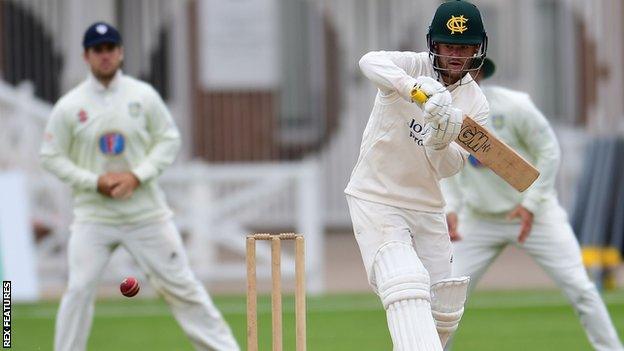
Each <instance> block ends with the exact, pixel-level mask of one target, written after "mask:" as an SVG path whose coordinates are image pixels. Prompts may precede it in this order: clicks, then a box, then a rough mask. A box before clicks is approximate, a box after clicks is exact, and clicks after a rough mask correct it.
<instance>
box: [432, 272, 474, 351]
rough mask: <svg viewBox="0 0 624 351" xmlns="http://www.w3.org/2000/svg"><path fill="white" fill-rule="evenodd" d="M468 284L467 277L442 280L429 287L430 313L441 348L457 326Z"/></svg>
mask: <svg viewBox="0 0 624 351" xmlns="http://www.w3.org/2000/svg"><path fill="white" fill-rule="evenodd" d="M469 283H470V278H469V277H460V278H449V279H443V280H441V281H439V282H437V283H435V284H433V285H432V286H431V313H432V314H433V319H434V320H435V323H436V329H437V330H438V334H439V336H440V342H441V343H442V347H444V345H446V342H447V341H448V339H449V338H450V337H451V335H453V332H455V330H457V327H458V326H459V321H460V320H461V317H462V315H463V314H464V304H465V303H466V296H467V294H468V284H469Z"/></svg>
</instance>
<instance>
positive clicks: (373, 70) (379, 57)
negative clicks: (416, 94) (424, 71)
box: [359, 51, 417, 101]
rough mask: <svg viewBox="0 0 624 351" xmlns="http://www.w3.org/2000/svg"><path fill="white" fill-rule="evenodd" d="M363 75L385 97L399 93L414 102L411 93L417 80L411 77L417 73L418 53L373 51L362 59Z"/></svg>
mask: <svg viewBox="0 0 624 351" xmlns="http://www.w3.org/2000/svg"><path fill="white" fill-rule="evenodd" d="M359 64H360V69H361V70H362V73H364V75H365V76H366V78H368V79H369V80H370V81H372V82H373V83H374V84H375V85H376V86H377V88H378V89H379V90H380V91H381V92H382V94H383V95H390V94H392V93H393V92H397V93H398V94H399V95H400V96H401V97H403V98H404V99H405V100H407V101H412V97H411V92H412V89H414V85H415V84H416V79H415V78H414V77H412V76H410V75H409V73H412V72H414V71H415V67H416V64H417V60H416V53H413V52H399V51H371V52H369V53H367V54H366V55H364V56H362V58H361V59H360V63H359Z"/></svg>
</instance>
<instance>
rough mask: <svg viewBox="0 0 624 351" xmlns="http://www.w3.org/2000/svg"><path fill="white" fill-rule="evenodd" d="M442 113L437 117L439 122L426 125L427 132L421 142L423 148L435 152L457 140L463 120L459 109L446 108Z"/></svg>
mask: <svg viewBox="0 0 624 351" xmlns="http://www.w3.org/2000/svg"><path fill="white" fill-rule="evenodd" d="M443 113H444V114H443V115H441V116H439V119H438V120H439V122H431V123H428V124H427V127H428V128H427V129H428V130H427V131H426V132H425V133H426V134H425V137H424V142H423V143H424V145H425V146H427V147H431V148H433V149H436V150H441V149H443V148H445V147H446V146H447V145H448V144H450V143H451V142H452V141H453V140H455V139H456V138H457V136H458V135H459V132H460V131H461V126H462V122H463V120H464V117H463V113H462V111H461V110H460V109H457V108H454V107H448V108H446V109H445V110H444V112H443Z"/></svg>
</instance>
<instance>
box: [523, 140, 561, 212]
mask: <svg viewBox="0 0 624 351" xmlns="http://www.w3.org/2000/svg"><path fill="white" fill-rule="evenodd" d="M550 132H551V133H552V131H550ZM560 159H561V151H560V150H559V145H558V144H557V142H556V139H555V137H554V135H553V136H552V140H551V142H549V143H547V144H545V145H542V148H541V149H540V150H539V153H538V157H537V160H536V162H535V167H536V168H537V169H538V170H539V171H540V176H539V178H537V180H536V181H535V183H533V185H532V186H531V187H530V188H529V189H527V192H526V194H525V196H524V199H523V200H522V205H523V206H524V207H526V208H527V209H528V210H530V211H531V212H533V213H535V211H536V210H537V208H538V206H539V204H540V203H541V202H542V201H543V200H544V199H545V196H547V195H548V194H551V193H552V189H553V188H554V187H555V181H556V178H557V171H558V170H559V164H560Z"/></svg>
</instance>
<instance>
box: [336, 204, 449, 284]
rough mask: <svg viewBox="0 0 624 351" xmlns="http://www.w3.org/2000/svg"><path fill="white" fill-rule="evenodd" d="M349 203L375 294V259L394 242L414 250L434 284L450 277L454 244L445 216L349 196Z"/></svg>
mask: <svg viewBox="0 0 624 351" xmlns="http://www.w3.org/2000/svg"><path fill="white" fill-rule="evenodd" d="M347 203H348V205H349V212H350V214H351V221H352V222H353V231H354V233H355V239H356V240H357V243H358V246H359V247H360V253H361V254H362V260H363V261H364V268H365V269H366V273H367V276H368V280H369V283H370V284H371V285H372V286H373V288H374V289H375V290H376V284H375V277H374V269H373V263H374V262H375V256H376V255H377V252H378V251H379V248H381V247H382V246H383V245H384V244H387V243H388V242H390V241H402V242H406V243H409V245H411V246H413V247H414V249H415V251H416V253H417V254H418V258H420V261H421V262H422V263H423V265H424V266H425V268H426V269H427V271H428V272H429V278H430V281H431V283H432V284H433V283H436V282H438V281H440V280H442V279H445V278H448V277H449V276H450V274H451V242H450V240H449V237H448V231H447V227H446V217H445V215H444V214H443V213H432V212H422V211H414V210H407V209H404V208H398V207H392V206H388V205H383V204H380V203H376V202H371V201H366V200H362V199H358V198H355V197H353V196H347Z"/></svg>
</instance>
